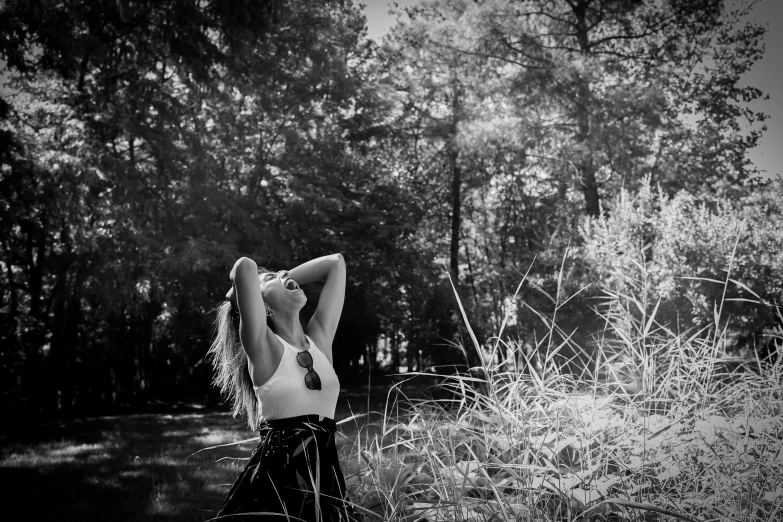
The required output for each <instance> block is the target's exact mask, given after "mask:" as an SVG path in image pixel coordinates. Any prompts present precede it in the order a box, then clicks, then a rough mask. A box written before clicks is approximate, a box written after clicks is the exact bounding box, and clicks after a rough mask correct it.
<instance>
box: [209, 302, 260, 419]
mask: <svg viewBox="0 0 783 522" xmlns="http://www.w3.org/2000/svg"><path fill="white" fill-rule="evenodd" d="M208 355H209V357H210V359H211V360H212V368H213V369H214V371H215V376H214V377H213V379H212V383H213V384H214V385H215V386H217V387H218V388H219V389H220V393H221V394H222V395H223V396H224V397H226V398H227V399H228V400H230V401H231V410H232V413H233V415H234V417H235V418H236V417H245V418H246V419H247V425H248V426H249V427H250V429H251V430H253V431H255V430H256V429H258V426H259V424H260V420H261V419H260V415H259V411H258V399H257V398H256V393H255V390H254V389H253V381H252V380H251V379H250V373H249V372H248V371H247V357H246V356H245V351H244V349H242V343H241V342H240V341H239V309H238V308H237V307H236V306H234V305H233V304H231V301H223V302H222V303H221V304H220V305H218V307H217V318H216V319H215V339H214V340H213V341H212V345H211V346H210V347H209V352H208Z"/></svg>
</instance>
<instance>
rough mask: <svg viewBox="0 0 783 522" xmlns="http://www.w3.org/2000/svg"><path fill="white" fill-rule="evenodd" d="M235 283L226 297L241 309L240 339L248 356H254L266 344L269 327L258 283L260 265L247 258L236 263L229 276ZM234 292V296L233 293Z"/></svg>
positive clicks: (242, 258)
mask: <svg viewBox="0 0 783 522" xmlns="http://www.w3.org/2000/svg"><path fill="white" fill-rule="evenodd" d="M229 278H230V279H231V282H232V283H233V286H232V289H231V290H229V293H228V295H227V296H226V297H227V298H228V299H229V300H231V299H232V297H233V298H234V301H233V302H234V303H235V304H236V305H237V306H238V307H239V339H240V340H241V341H242V347H243V348H244V349H245V352H247V354H248V355H252V354H254V353H256V352H258V351H259V350H261V348H262V347H263V346H265V343H266V336H267V325H266V309H265V308H264V299H263V297H261V288H260V285H259V281H258V265H256V262H255V261H253V260H252V259H250V258H247V257H241V258H239V259H238V260H237V262H236V263H234V267H233V268H232V269H231V274H230V275H229ZM232 292H233V294H234V295H233V296H232V295H231V293H232Z"/></svg>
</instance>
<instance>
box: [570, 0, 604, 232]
mask: <svg viewBox="0 0 783 522" xmlns="http://www.w3.org/2000/svg"><path fill="white" fill-rule="evenodd" d="M589 3H590V1H589V0H578V1H576V2H575V3H574V4H572V9H573V11H574V16H575V17H576V25H575V28H576V39H577V41H578V42H579V50H580V51H581V52H582V54H584V55H585V56H589V55H590V54H591V49H590V38H589V34H588V33H589V31H590V26H589V24H588V22H587V7H588V5H589ZM578 82H579V84H578V87H577V93H576V121H577V136H576V137H577V142H578V143H579V144H580V145H581V146H582V150H580V151H579V155H580V158H579V160H578V162H577V164H576V170H577V171H578V173H579V183H580V188H581V190H582V195H583V196H584V198H585V211H586V212H587V215H588V216H591V217H598V214H599V211H600V198H599V195H598V183H597V181H596V177H595V164H594V162H593V155H592V151H591V150H590V130H591V129H590V104H591V103H592V95H591V92H590V84H589V80H588V79H587V78H585V77H583V76H580V78H579V79H578Z"/></svg>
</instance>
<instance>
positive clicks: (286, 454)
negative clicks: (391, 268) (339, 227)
mask: <svg viewBox="0 0 783 522" xmlns="http://www.w3.org/2000/svg"><path fill="white" fill-rule="evenodd" d="M230 278H231V281H232V283H233V284H232V287H231V289H230V290H229V291H228V293H227V294H226V301H225V302H224V303H223V304H221V305H220V307H219V309H218V318H217V321H216V323H217V334H216V337H215V340H214V342H213V343H212V346H211V348H210V351H209V353H210V355H211V357H212V362H213V365H214V368H215V373H216V375H215V379H214V382H215V384H216V385H217V386H219V387H220V390H221V391H222V392H223V393H224V394H225V395H227V396H228V397H230V398H231V400H232V402H233V411H234V415H235V416H236V415H238V414H239V415H244V416H246V417H247V420H248V424H249V426H250V428H251V429H253V430H255V429H259V431H260V437H261V441H260V443H259V444H258V446H257V447H256V449H255V450H254V451H253V453H252V454H251V457H250V461H249V462H248V463H247V465H246V466H245V468H244V470H243V471H242V472H241V473H240V475H239V478H237V480H236V482H235V483H234V485H233V486H232V487H231V490H230V491H229V492H228V495H227V496H226V499H225V501H224V503H223V508H222V509H221V510H220V512H219V513H218V517H221V518H219V519H220V520H259V519H263V520H266V518H262V517H263V515H264V514H268V518H269V519H270V520H271V519H274V520H305V521H316V520H317V521H324V522H331V521H355V520H361V517H360V516H359V515H357V514H356V513H354V511H353V510H352V509H351V507H350V505H349V504H348V503H347V497H346V494H345V480H344V478H343V474H342V471H341V470H340V464H339V461H338V458H337V449H336V447H335V440H334V439H335V437H334V434H335V423H334V410H335V406H336V403H337V396H338V394H339V392H340V383H339V381H338V380H337V375H336V374H335V372H334V369H333V367H332V341H333V340H334V334H335V331H336V330H337V323H338V321H339V320H340V314H341V313H342V309H343V300H344V298H345V262H344V261H343V257H342V255H340V254H334V255H331V256H324V257H319V258H317V259H313V260H311V261H308V262H306V263H304V264H302V265H299V266H297V267H296V268H294V269H292V270H290V271H282V272H276V273H275V272H270V271H267V270H265V269H260V270H259V268H258V266H257V265H256V263H255V262H254V261H253V260H251V259H248V258H246V257H243V258H241V259H239V260H238V261H237V262H236V263H235V264H234V268H233V269H232V270H231V274H230ZM311 281H324V282H325V283H324V287H323V290H322V292H321V296H320V298H319V300H318V307H317V308H316V310H315V313H314V314H313V317H312V318H311V319H310V321H309V322H308V323H307V326H306V327H305V328H303V327H302V323H301V322H300V321H299V311H300V310H301V309H302V307H303V306H304V305H305V303H306V302H307V297H306V296H305V294H304V292H303V291H302V289H301V288H300V287H299V285H300V284H304V283H308V282H311ZM243 514H244V516H243ZM281 515H283V516H281Z"/></svg>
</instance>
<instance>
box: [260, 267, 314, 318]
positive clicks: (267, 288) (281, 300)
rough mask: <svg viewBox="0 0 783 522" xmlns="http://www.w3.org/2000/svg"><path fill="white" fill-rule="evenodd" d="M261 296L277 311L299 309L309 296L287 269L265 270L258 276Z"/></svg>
mask: <svg viewBox="0 0 783 522" xmlns="http://www.w3.org/2000/svg"><path fill="white" fill-rule="evenodd" d="M258 279H259V284H260V286H261V297H263V298H264V302H265V303H267V304H268V305H269V306H270V307H271V308H272V310H274V311H275V312H278V311H283V310H292V311H297V312H298V311H299V310H300V309H301V308H302V307H303V306H304V304H305V303H306V302H307V296H306V295H305V293H304V291H302V289H301V288H299V284H298V283H297V282H296V281H294V280H293V279H291V278H290V277H289V276H288V272H287V271H286V270H281V271H280V272H277V273H274V272H264V273H262V274H259V276H258Z"/></svg>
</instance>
